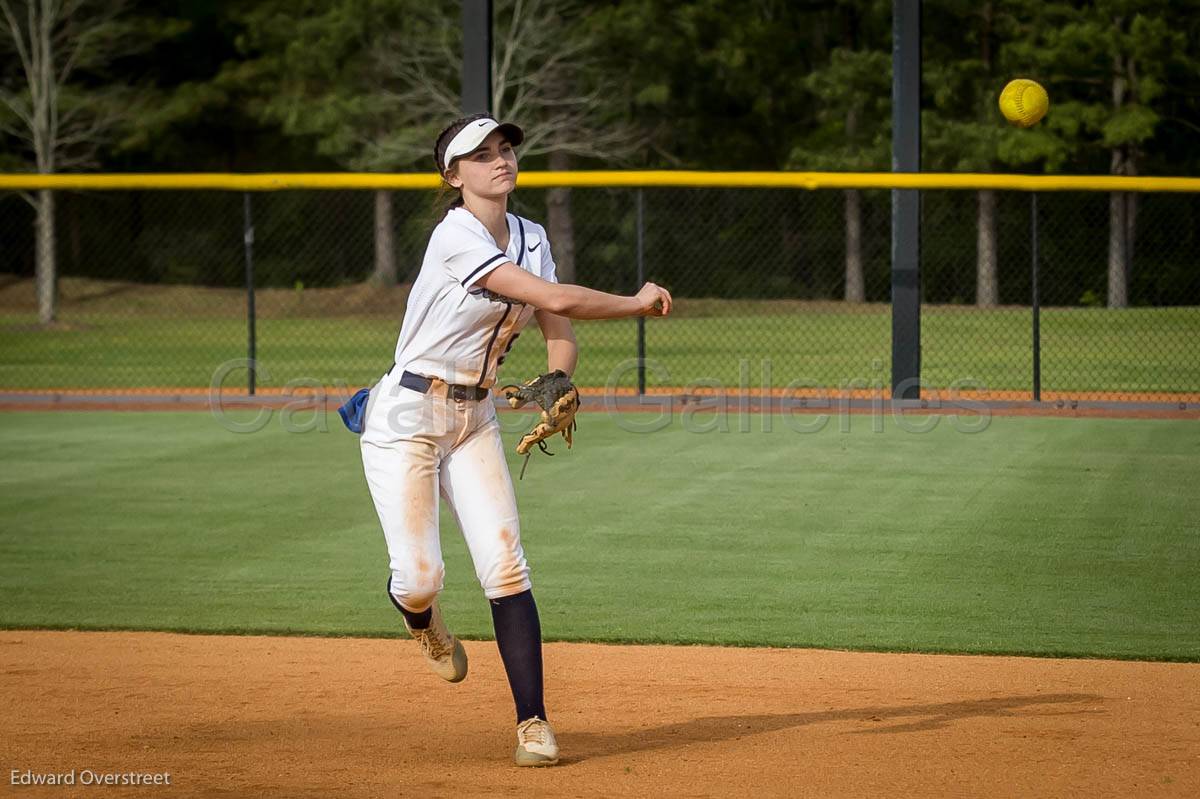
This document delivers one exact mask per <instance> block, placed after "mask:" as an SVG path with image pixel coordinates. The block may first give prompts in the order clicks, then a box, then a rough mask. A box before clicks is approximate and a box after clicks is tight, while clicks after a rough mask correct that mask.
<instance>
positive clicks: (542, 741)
mask: <svg viewBox="0 0 1200 799" xmlns="http://www.w3.org/2000/svg"><path fill="white" fill-rule="evenodd" d="M513 759H514V760H516V761H517V765H518V766H553V765H554V764H555V763H557V762H558V741H556V740H555V739H554V730H552V729H550V723H549V722H546V721H542V720H541V719H539V718H538V717H537V716H534V717H532V718H528V719H525V720H524V721H522V722H521V723H520V724H518V725H517V751H516V754H515V755H513Z"/></svg>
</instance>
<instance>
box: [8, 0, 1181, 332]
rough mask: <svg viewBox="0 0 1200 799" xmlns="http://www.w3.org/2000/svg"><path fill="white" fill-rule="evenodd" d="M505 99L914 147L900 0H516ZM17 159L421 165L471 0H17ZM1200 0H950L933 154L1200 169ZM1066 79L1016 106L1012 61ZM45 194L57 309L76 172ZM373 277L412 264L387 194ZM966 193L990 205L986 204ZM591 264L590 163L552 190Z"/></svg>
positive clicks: (502, 49) (731, 150) (11, 133)
mask: <svg viewBox="0 0 1200 799" xmlns="http://www.w3.org/2000/svg"><path fill="white" fill-rule="evenodd" d="M494 9H495V11H494V14H495V19H494V37H493V38H494V53H493V104H494V108H495V111H496V114H497V115H498V116H500V117H504V118H511V119H513V120H514V121H517V122H519V123H521V124H522V125H523V126H525V127H526V129H527V131H528V132H529V134H530V135H529V139H528V140H527V142H526V144H525V146H524V147H523V148H522V153H521V156H522V165H523V168H526V169H530V168H532V169H569V168H580V169H594V168H691V169H734V170H748V169H762V170H777V169H799V170H857V171H864V170H871V171H887V170H888V169H889V168H890V135H891V44H892V43H891V13H892V4H891V3H890V2H885V1H884V0H823V1H822V0H812V1H808V0H693V1H692V2H678V1H677V0H676V1H671V0H609V1H608V2H584V1H583V0H495V4H494ZM0 11H2V12H3V14H2V20H0V143H2V145H3V146H2V147H0V169H4V170H6V171H37V172H57V171H77V170H105V171H276V170H278V171H290V170H297V171H299V170H305V171H309V170H327V169H328V170H341V169H346V170H367V171H411V170H422V171H423V170H428V169H430V168H431V167H432V156H431V147H432V141H433V138H434V136H435V135H436V133H437V131H438V130H440V129H441V128H442V127H443V126H444V125H445V124H446V123H447V122H448V121H449V120H451V119H453V118H454V117H456V116H457V115H458V111H459V101H458V98H459V89H460V86H459V81H460V76H459V67H460V63H461V40H462V34H461V25H460V16H459V15H460V9H459V4H458V3H457V2H450V1H449V0H446V1H444V2H433V3H430V2H428V0H237V1H236V2H234V1H233V0H184V2H166V0H0ZM1198 12H1200V0H1173V1H1169V0H1096V1H1095V2H1063V1H1059V0H1050V1H1048V2H1047V1H1044V0H925V2H924V4H923V70H924V78H923V87H922V127H923V131H924V145H923V153H922V159H923V168H925V169H927V170H945V171H981V172H994V171H999V172H1038V173H1042V172H1045V173H1073V174H1106V173H1110V174H1119V175H1137V174H1161V175H1168V174H1170V175H1187V174H1195V170H1196V168H1197V166H1198V165H1200V148H1197V147H1196V146H1195V145H1196V142H1197V141H1198V140H1200V138H1198V134H1200V13H1198ZM1018 76H1020V77H1032V78H1034V79H1037V80H1039V81H1040V82H1041V83H1043V84H1044V85H1045V86H1046V87H1047V89H1048V91H1049V93H1050V97H1051V112H1050V114H1049V115H1048V116H1047V118H1046V119H1045V120H1044V121H1043V122H1042V123H1041V124H1039V125H1038V126H1037V127H1035V128H1033V129H1030V130H1018V129H1016V128H1013V127H1010V126H1008V125H1006V124H1005V123H1004V122H1003V120H1002V118H1001V117H1000V115H999V112H998V110H997V108H996V99H997V97H998V94H999V91H1000V89H1001V88H1002V87H1003V85H1004V83H1005V82H1006V81H1007V80H1009V79H1010V78H1013V77H1018ZM26 199H27V201H28V202H29V203H30V204H31V206H32V207H33V208H34V209H35V210H36V220H37V222H36V236H35V245H36V258H35V262H36V274H37V276H38V286H39V307H40V313H41V316H42V319H43V320H46V321H48V320H50V319H52V318H53V315H54V276H55V274H56V260H57V255H56V239H57V235H56V232H55V227H54V224H55V219H56V213H55V198H54V194H53V193H52V192H40V193H37V194H36V195H34V196H29V197H27V198H26ZM1138 212H1139V202H1138V197H1137V195H1135V194H1120V193H1114V194H1112V195H1111V196H1110V197H1109V198H1108V213H1107V220H1106V225H1105V230H1104V231H1103V232H1100V231H1097V235H1103V236H1105V237H1106V238H1107V266H1108V273H1107V285H1106V287H1105V288H1106V302H1107V304H1108V305H1110V306H1112V307H1123V306H1125V305H1127V304H1129V302H1130V296H1129V284H1130V280H1129V275H1128V273H1127V271H1126V270H1127V266H1128V264H1129V263H1130V261H1131V260H1132V253H1133V249H1134V248H1135V247H1136V246H1137V243H1138V230H1139V226H1138V224H1137V220H1138ZM372 213H373V214H374V217H375V225H374V231H375V233H374V244H373V251H374V257H373V266H372V269H371V275H370V277H371V279H373V280H376V281H380V282H384V283H389V282H395V281H397V280H400V279H403V278H404V277H405V275H404V274H401V273H400V272H401V270H398V269H397V265H396V258H395V252H396V246H395V242H394V241H393V235H394V231H395V229H396V225H395V222H394V219H393V214H394V209H393V198H392V195H391V194H390V193H388V192H379V193H377V194H376V195H375V198H374V204H373V209H372ZM964 213H965V210H964ZM971 213H972V214H973V215H974V218H975V221H974V229H975V237H974V238H975V253H974V256H975V261H976V270H975V271H976V279H975V292H974V293H975V297H974V301H975V302H976V304H978V305H980V306H990V305H994V304H996V303H997V302H999V301H1000V293H1001V292H1000V288H999V285H1000V282H999V275H998V273H999V264H1000V250H1001V245H1000V241H999V236H998V233H997V226H998V211H997V197H996V194H995V192H991V191H980V192H977V194H976V196H975V198H974V202H973V204H972V209H971ZM545 214H546V220H547V224H548V227H549V228H550V236H551V241H553V242H554V244H555V253H556V260H557V261H558V263H559V267H560V273H561V275H562V277H563V278H564V279H566V280H570V279H572V278H573V277H574V274H575V270H574V265H575V253H574V249H575V248H574V230H575V225H574V222H573V220H574V214H573V212H572V197H571V191H570V190H569V189H555V190H551V191H549V192H548V193H547V196H546V198H545ZM863 214H864V198H863V196H862V194H861V193H860V192H857V191H846V192H844V193H843V196H842V216H843V221H842V225H843V228H844V231H843V232H844V237H843V238H844V269H843V273H844V274H843V280H842V281H841V282H842V290H841V297H842V299H844V300H846V301H849V302H862V301H864V300H865V299H868V298H867V291H866V288H865V282H866V281H865V279H864V262H865V260H866V258H865V256H864V254H863V238H864V234H863V224H864V221H863Z"/></svg>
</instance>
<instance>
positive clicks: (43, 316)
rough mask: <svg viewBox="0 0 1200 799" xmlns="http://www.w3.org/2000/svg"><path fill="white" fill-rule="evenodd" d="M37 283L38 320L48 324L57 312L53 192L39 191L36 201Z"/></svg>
mask: <svg viewBox="0 0 1200 799" xmlns="http://www.w3.org/2000/svg"><path fill="white" fill-rule="evenodd" d="M36 227H37V244H36V248H35V249H36V251H37V266H36V267H35V270H36V271H35V282H36V284H37V302H38V321H39V322H41V323H42V324H43V325H48V324H50V323H51V322H53V321H54V319H55V317H56V316H57V314H58V297H57V287H56V283H55V271H56V270H55V264H56V261H55V253H54V193H53V192H50V191H45V190H43V191H39V192H38V201H37V222H36Z"/></svg>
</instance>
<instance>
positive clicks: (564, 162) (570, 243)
mask: <svg viewBox="0 0 1200 799" xmlns="http://www.w3.org/2000/svg"><path fill="white" fill-rule="evenodd" d="M549 166H550V169H551V170H552V171H559V172H561V171H565V170H567V169H570V168H571V157H570V156H569V155H567V153H564V152H560V151H557V150H556V151H554V152H552V153H550V163H549ZM546 216H547V224H548V225H549V230H548V231H547V232H548V233H549V234H550V246H551V248H552V250H551V252H552V254H553V255H554V266H555V271H556V274H557V275H558V282H559V283H574V282H575V224H574V222H573V221H572V218H571V190H570V189H569V188H555V189H547V190H546Z"/></svg>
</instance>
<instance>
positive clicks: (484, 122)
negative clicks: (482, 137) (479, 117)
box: [479, 119, 488, 128]
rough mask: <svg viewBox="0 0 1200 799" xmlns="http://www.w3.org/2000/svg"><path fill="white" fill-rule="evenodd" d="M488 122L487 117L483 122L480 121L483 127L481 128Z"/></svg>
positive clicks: (480, 125)
mask: <svg viewBox="0 0 1200 799" xmlns="http://www.w3.org/2000/svg"><path fill="white" fill-rule="evenodd" d="M487 123H488V121H487V120H486V119H485V120H483V121H482V122H480V123H479V127H481V128H482V127H483V126H484V125H486V124H487Z"/></svg>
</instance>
